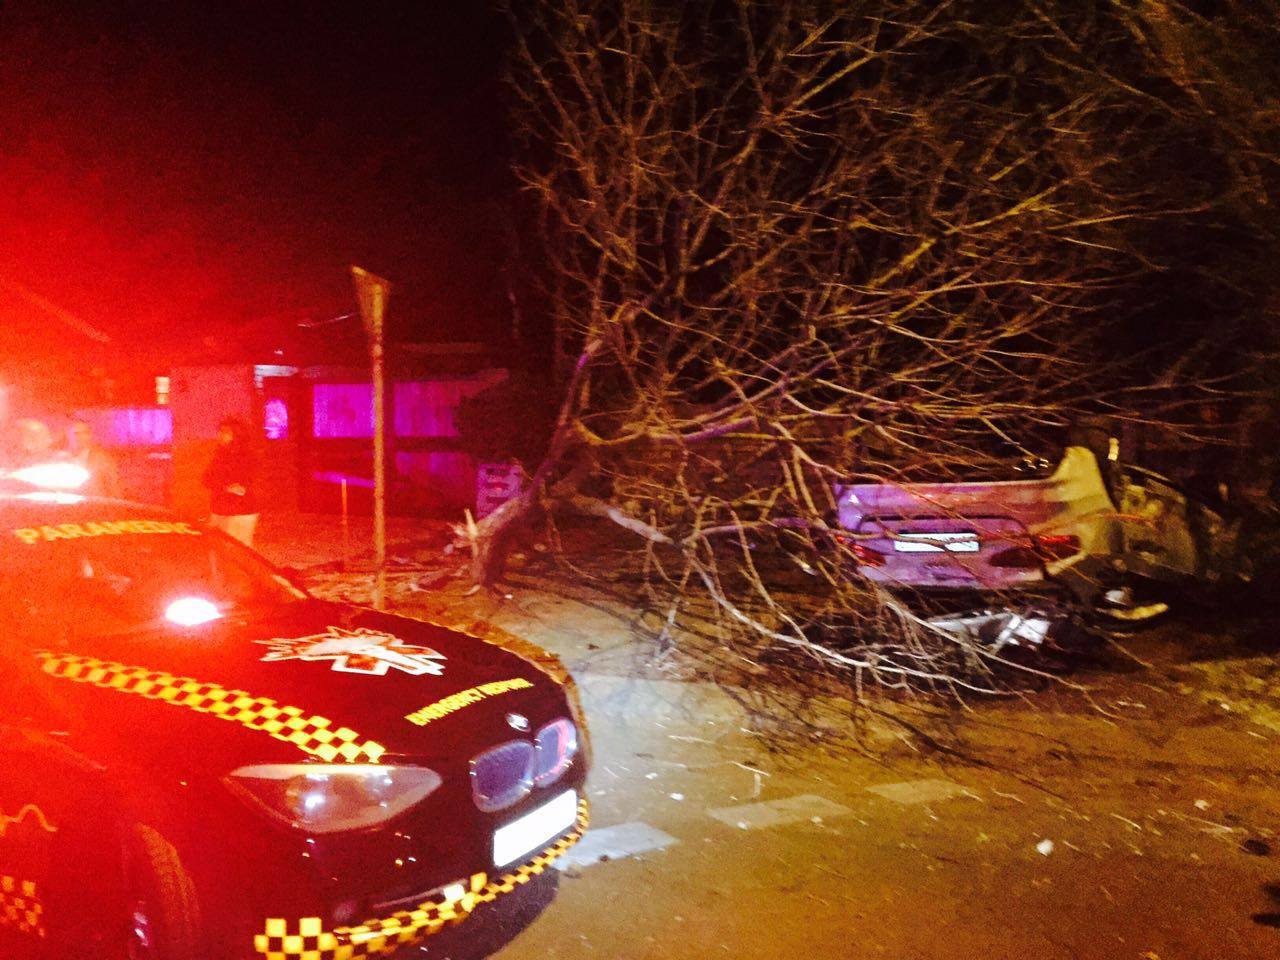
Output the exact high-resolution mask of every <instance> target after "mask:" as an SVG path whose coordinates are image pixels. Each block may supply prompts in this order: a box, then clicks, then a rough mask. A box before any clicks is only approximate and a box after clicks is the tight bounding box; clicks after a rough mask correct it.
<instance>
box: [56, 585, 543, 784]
mask: <svg viewBox="0 0 1280 960" xmlns="http://www.w3.org/2000/svg"><path fill="white" fill-rule="evenodd" d="M510 646H513V644H506V645H504V644H503V643H502V642H501V641H497V642H495V641H494V640H492V639H491V640H483V639H478V638H476V637H473V636H469V635H467V634H464V633H460V632H457V631H453V630H449V629H446V628H444V627H440V626H437V625H434V624H430V623H426V622H423V621H418V620H412V619H407V618H404V617H398V616H393V615H389V614H384V613H378V612H376V611H372V610H368V609H365V608H360V607H355V606H350V605H344V604H334V603H326V602H322V601H318V600H306V601H299V602H296V603H290V604H285V605H283V606H280V607H278V608H275V609H273V610H272V611H271V612H269V613H263V614H259V615H253V616H248V615H246V616H244V617H238V618H237V617H229V618H226V619H223V620H220V621H215V622H214V623H213V624H210V625H207V626H203V627H195V628H175V629H171V630H165V631H157V632H155V633H152V634H147V635H131V636H120V637H104V638H97V639H92V640H89V639H79V640H69V641H68V642H67V644H66V645H65V649H64V648H63V647H61V646H59V647H58V648H53V649H49V650H46V651H44V652H42V653H41V654H40V661H41V663H40V665H41V668H42V670H43V672H44V673H45V674H46V675H47V676H48V678H49V683H50V686H51V687H52V688H54V689H56V690H57V691H58V693H59V695H60V697H61V698H62V699H64V700H65V701H67V702H68V703H70V704H71V706H72V707H73V708H74V710H73V712H74V713H75V714H76V715H77V716H79V717H80V718H81V721H82V723H83V724H84V725H85V726H86V727H87V728H88V729H89V731H90V732H91V733H98V734H104V735H105V734H113V735H114V736H115V738H116V739H117V740H118V739H119V738H120V737H121V736H123V737H125V738H126V739H127V740H128V742H129V744H130V747H131V749H133V750H135V751H143V752H146V753H148V754H153V755H154V754H157V753H158V754H162V755H163V756H164V757H165V758H167V759H168V760H170V761H172V760H174V759H181V760H182V762H183V763H185V764H191V765H195V766H203V765H204V763H205V761H207V762H208V764H209V765H210V766H211V767H213V768H215V769H219V770H225V769H227V768H228V766H229V765H234V764H236V763H245V762H254V761H257V762H264V761H269V760H270V761H275V762H287V761H288V762H301V761H305V760H317V759H318V760H322V761H334V762H343V761H348V762H386V761H387V760H390V759H393V758H395V757H397V756H400V757H412V758H433V757H440V756H446V755H458V754H459V752H462V754H463V755H464V756H465V755H469V754H468V753H467V752H466V751H469V750H474V749H476V748H478V747H480V746H481V745H484V744H487V743H492V742H495V741H496V740H499V739H507V738H510V737H512V736H516V735H517V734H515V733H513V730H512V727H511V725H509V724H508V723H507V720H506V717H507V714H508V713H509V712H513V711H514V712H518V713H519V714H521V715H522V718H523V719H524V720H527V722H528V724H529V725H530V726H531V727H532V726H533V725H534V724H538V723H542V722H545V721H546V720H548V719H551V718H553V717H555V716H564V715H566V713H567V711H568V703H567V698H566V694H565V690H564V688H563V686H562V684H561V683H560V679H561V678H560V677H559V676H557V673H558V672H560V671H557V669H556V663H555V661H554V658H551V657H549V655H546V654H544V653H542V652H541V651H538V650H537V649H536V648H525V649H519V648H518V646H517V650H518V652H513V651H512V650H511V649H508V648H507V647H510ZM334 734H338V736H336V737H335V736H334ZM335 751H336V752H335Z"/></svg>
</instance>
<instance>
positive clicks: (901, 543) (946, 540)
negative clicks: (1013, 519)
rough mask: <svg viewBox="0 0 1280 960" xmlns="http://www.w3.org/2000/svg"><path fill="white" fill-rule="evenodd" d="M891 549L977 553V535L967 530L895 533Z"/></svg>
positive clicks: (921, 551) (905, 551) (906, 551)
mask: <svg viewBox="0 0 1280 960" xmlns="http://www.w3.org/2000/svg"><path fill="white" fill-rule="evenodd" d="M893 549H894V550H895V551H897V552H898V553H942V552H943V551H946V552H947V553H977V552H978V535H977V534H976V533H970V532H969V531H967V530H962V531H938V532H936V533H897V534H894V537H893Z"/></svg>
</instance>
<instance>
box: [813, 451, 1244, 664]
mask: <svg viewBox="0 0 1280 960" xmlns="http://www.w3.org/2000/svg"><path fill="white" fill-rule="evenodd" d="M1115 448H1116V447H1115V444H1112V445H1111V450H1110V452H1111V456H1107V455H1105V454H1104V455H1103V456H1099V455H1098V454H1097V453H1095V452H1094V450H1092V449H1090V448H1089V447H1086V446H1082V445H1071V446H1068V447H1066V449H1065V451H1064V453H1063V456H1062V458H1061V460H1060V461H1059V462H1058V463H1057V464H1056V466H1054V467H1052V468H1051V469H1048V470H1044V471H1041V473H1042V474H1043V475H1040V476H1032V477H1028V478H1027V479H1014V480H999V481H992V482H963V483H910V484H900V485H894V484H887V483H885V484H866V483H858V484H842V485H837V486H836V487H835V490H834V493H835V496H836V498H837V503H838V507H837V526H838V530H837V532H836V533H835V535H834V536H835V538H836V540H837V542H839V543H840V545H841V546H842V548H844V549H845V550H847V551H848V552H849V553H850V554H851V556H852V559H853V561H854V562H855V563H856V565H857V569H858V572H859V574H860V575H861V576H863V577H865V578H866V579H867V580H868V581H871V582H873V583H875V584H877V585H880V586H882V587H884V588H885V589H887V590H889V591H891V592H892V593H894V594H895V595H897V596H901V597H903V598H904V599H906V600H907V601H908V607H909V608H910V609H911V610H912V611H913V612H915V613H916V614H917V615H918V616H920V617H921V618H922V621H923V623H924V624H926V625H927V626H929V627H931V628H934V629H937V630H939V631H942V632H944V633H947V634H951V635H957V636H964V637H967V638H970V639H973V640H976V641H978V642H981V643H982V644H984V645H985V646H987V647H989V648H992V649H996V650H999V649H1001V648H1004V647H1008V646H1037V645H1040V644H1042V643H1044V642H1045V641H1046V640H1048V639H1050V638H1051V637H1055V636H1057V635H1058V634H1060V633H1062V632H1064V631H1066V630H1067V629H1069V628H1070V627H1072V626H1073V625H1077V624H1080V623H1085V624H1088V625H1090V626H1097V627H1102V628H1104V629H1113V628H1123V627H1125V626H1130V625H1136V624H1143V623H1148V622H1152V621H1154V620H1155V619H1157V618H1158V617H1160V616H1161V615H1163V614H1164V613H1166V612H1167V611H1168V610H1169V607H1170V598H1171V597H1172V596H1173V594H1174V593H1175V592H1182V591H1187V590H1190V591H1192V592H1199V593H1204V592H1205V591H1207V590H1210V589H1212V588H1214V587H1217V586H1221V585H1225V584H1228V583H1231V582H1235V581H1237V580H1240V579H1247V577H1248V570H1247V565H1246V564H1245V563H1244V562H1243V559H1242V556H1241V551H1240V550H1239V540H1240V523H1239V521H1231V520H1228V519H1227V518H1226V517H1225V516H1224V513H1223V512H1222V511H1220V510H1216V509H1212V508H1210V507H1209V506H1207V505H1206V504H1204V503H1202V502H1200V501H1198V500H1196V499H1194V498H1192V497H1190V496H1188V495H1187V494H1186V493H1185V492H1184V491H1183V490H1182V489H1180V488H1179V487H1178V485H1177V484H1175V483H1174V482H1173V481H1171V480H1168V479H1166V478H1164V477H1161V476H1159V475H1157V474H1154V473H1151V472H1149V471H1146V470H1142V469H1140V468H1137V467H1131V466H1128V465H1125V464H1122V463H1120V462H1118V461H1117V460H1116V459H1115V458H1114V453H1115Z"/></svg>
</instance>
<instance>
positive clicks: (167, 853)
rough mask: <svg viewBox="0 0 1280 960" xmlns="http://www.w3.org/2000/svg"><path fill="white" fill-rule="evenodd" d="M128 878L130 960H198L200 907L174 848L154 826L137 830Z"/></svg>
mask: <svg viewBox="0 0 1280 960" xmlns="http://www.w3.org/2000/svg"><path fill="white" fill-rule="evenodd" d="M127 878H128V891H127V894H128V899H127V900H126V906H127V909H128V911H129V915H128V917H127V920H128V941H127V948H126V952H125V955H126V956H127V957H128V960H196V958H198V957H199V956H200V952H199V949H200V905H199V902H198V901H197V899H196V889H195V884H194V883H192V881H191V877H190V875H189V874H188V873H187V871H186V869H185V868H184V867H183V866H182V861H181V860H180V859H179V857H178V851H177V850H175V849H174V848H173V845H172V844H170V843H169V842H168V841H167V840H165V838H164V837H162V836H161V835H160V834H159V833H157V832H156V831H155V830H153V829H151V828H150V827H147V826H143V825H141V824H140V825H138V826H136V827H135V828H134V830H133V835H132V837H131V838H130V845H129V850H128V863H127Z"/></svg>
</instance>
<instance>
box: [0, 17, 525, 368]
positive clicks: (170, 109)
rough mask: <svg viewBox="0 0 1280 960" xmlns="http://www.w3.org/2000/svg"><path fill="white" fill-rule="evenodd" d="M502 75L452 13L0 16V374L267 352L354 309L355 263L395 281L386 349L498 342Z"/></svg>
mask: <svg viewBox="0 0 1280 960" xmlns="http://www.w3.org/2000/svg"><path fill="white" fill-rule="evenodd" d="M197 6H198V8H199V9H196V8H197ZM73 8H74V9H73ZM501 59H502V21H501V19H500V17H498V16H497V15H496V14H494V13H493V12H492V11H490V10H489V9H488V8H487V5H486V4H484V3H481V2H469V0H457V2H426V0H420V2H416V3H414V2H405V3H388V4H370V3H361V4H336V3H317V2H310V3H280V2H256V3H241V2H226V0H219V2H218V3H215V4H200V5H183V4H150V3H117V4H112V5H111V6H110V8H109V9H101V10H93V9H91V7H90V6H89V5H86V4H82V3H77V4H67V5H66V7H65V8H63V9H61V10H59V9H58V8H57V7H56V6H55V5H51V4H47V3H44V4H42V3H21V2H19V3H5V4H4V6H3V8H2V10H0V91H2V94H0V182H2V183H3V188H2V189H0V204H3V206H2V207H0V284H2V285H3V286H5V287H7V289H0V355H3V356H4V358H5V365H6V367H8V368H9V370H10V371H12V369H13V366H14V364H15V363H18V362H20V356H21V355H23V354H26V353H30V354H31V359H32V361H33V362H35V361H37V360H39V361H44V360H48V359H49V358H50V357H52V358H54V359H55V360H57V359H59V358H73V359H75V360H76V362H79V358H80V357H82V356H84V355H86V351H87V352H88V354H94V352H95V351H99V353H98V354H97V355H98V356H107V357H110V358H112V359H113V360H114V361H115V362H120V361H121V358H123V359H124V362H126V363H127V364H133V365H136V366H137V367H138V368H141V367H142V366H144V365H147V364H149V363H152V362H157V361H161V360H163V359H165V358H168V357H175V356H177V357H180V356H181V355H182V354H183V353H184V352H185V353H192V352H200V351H208V352H209V353H210V354H211V355H212V354H224V355H225V354H228V353H231V352H234V351H235V350H237V349H239V348H241V347H243V346H245V345H250V346H252V347H254V348H258V349H260V348H263V347H272V346H274V345H276V341H277V340H279V341H280V342H281V344H283V343H284V338H283V336H282V333H281V331H285V332H287V331H288V330H290V329H291V328H293V327H294V325H295V322H296V321H297V320H300V319H309V320H317V319H320V320H322V319H325V318H328V317H331V316H334V315H337V314H340V313H344V312H347V311H349V310H351V309H352V305H353V300H352V294H351V283H350V278H349V274H348V267H349V265H350V264H351V263H353V262H354V263H360V264H361V265H363V266H366V267H367V268H369V269H371V270H374V271H375V272H379V273H382V274H383V275H384V276H387V277H388V278H389V279H391V280H392V281H393V282H394V283H395V285H396V286H395V289H394V292H393V295H392V302H391V305H392V311H391V314H392V320H393V321H394V324H395V333H396V335H398V336H400V337H401V338H405V339H425V340H448V339H496V338H499V337H501V336H502V334H503V332H504V331H505V329H506V322H507V316H508V308H507V302H506V297H505V294H504V292H503V287H502V283H501V269H502V265H503V250H502V243H503V236H504V225H503V218H504V216H506V215H508V213H509V209H510V193H511V188H510V184H509V181H508V178H507V174H506V159H505V156H504V141H503V128H504V126H505V124H504V118H503V115H502V91H501V83H500V79H499V74H500V64H501ZM14 285H18V286H20V287H22V288H23V289H25V290H29V291H31V292H32V293H34V294H36V295H37V296H39V297H42V298H44V299H46V300H48V301H51V302H52V303H54V304H56V305H57V306H58V307H60V308H62V309H64V310H66V311H69V312H70V313H72V314H74V315H75V316H76V317H78V318H80V319H82V320H83V321H85V322H87V323H89V324H91V325H93V326H95V327H97V328H99V329H101V330H103V331H105V332H106V333H108V334H109V335H110V336H111V337H112V338H113V342H112V344H111V345H110V346H108V347H105V348H103V347H100V346H98V345H95V344H94V343H93V342H92V341H90V340H88V339H86V338H85V337H83V336H81V335H80V334H76V333H73V332H71V331H70V330H69V328H67V327H66V326H65V325H62V324H58V323H55V322H53V321H51V319H50V318H49V317H48V316H47V315H44V314H43V313H42V311H40V310H38V309H35V308H33V307H32V306H31V305H30V304H29V302H24V300H23V298H22V297H21V296H20V295H18V294H16V293H15V292H14ZM334 333H335V335H339V334H340V331H339V330H338V329H336V328H335V330H334ZM313 339H314V338H313Z"/></svg>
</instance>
